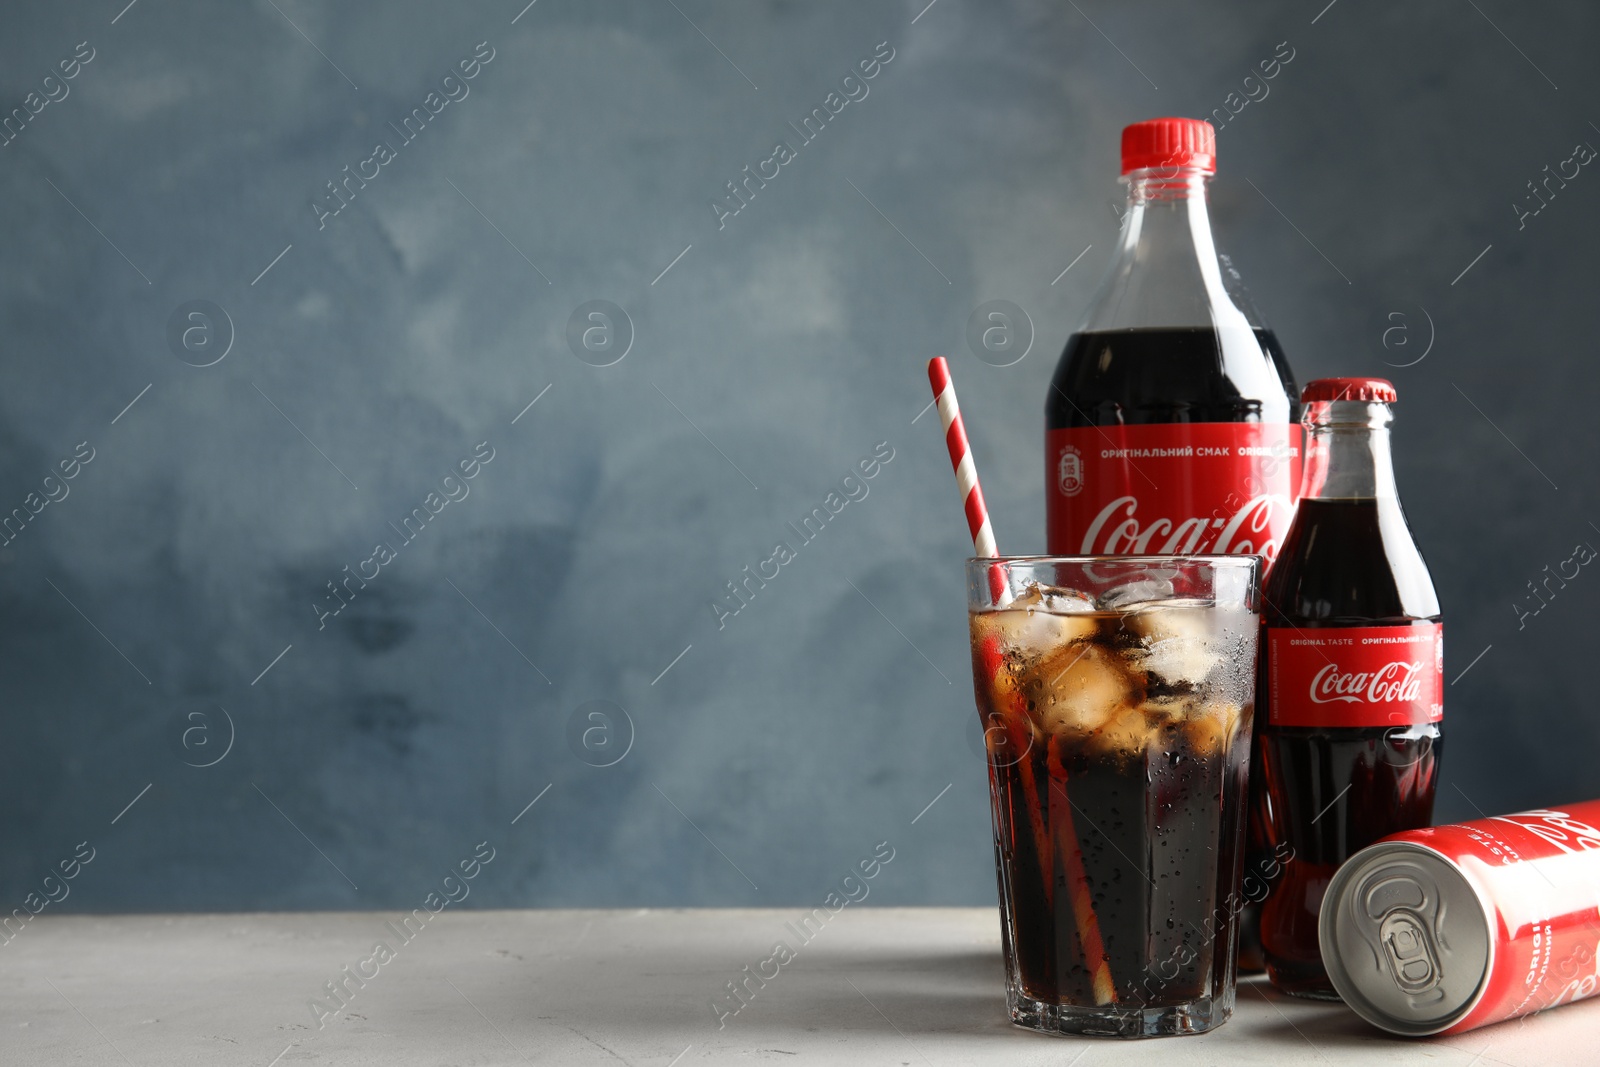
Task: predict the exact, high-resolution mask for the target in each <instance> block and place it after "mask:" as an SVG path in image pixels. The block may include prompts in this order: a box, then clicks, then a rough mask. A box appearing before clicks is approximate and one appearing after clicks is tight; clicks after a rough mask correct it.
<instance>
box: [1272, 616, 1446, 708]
mask: <svg viewBox="0 0 1600 1067" xmlns="http://www.w3.org/2000/svg"><path fill="white" fill-rule="evenodd" d="M1266 637H1267V641H1266V650H1265V651H1266V655H1267V697H1268V703H1267V721H1268V723H1270V724H1271V725H1273V726H1326V727H1342V726H1411V725H1414V724H1417V723H1425V722H1438V721H1439V720H1440V719H1442V718H1443V717H1444V626H1443V625H1442V624H1440V623H1437V622H1422V623H1414V624H1413V625H1410V626H1343V627H1338V628H1331V627H1317V628H1312V629H1305V630H1302V629H1298V628H1296V627H1293V626H1269V627H1267V634H1266Z"/></svg>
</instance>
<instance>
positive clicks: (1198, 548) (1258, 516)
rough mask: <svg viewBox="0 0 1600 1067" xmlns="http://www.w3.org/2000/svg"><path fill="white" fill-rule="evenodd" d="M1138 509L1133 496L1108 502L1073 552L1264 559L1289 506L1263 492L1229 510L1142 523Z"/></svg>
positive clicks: (1281, 498)
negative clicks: (1227, 511) (1262, 557)
mask: <svg viewBox="0 0 1600 1067" xmlns="http://www.w3.org/2000/svg"><path fill="white" fill-rule="evenodd" d="M1138 510H1139V498H1138V497H1134V496H1119V497H1117V499H1115V500H1113V501H1111V503H1109V504H1107V505H1106V506H1105V507H1103V508H1101V509H1100V514H1098V515H1096V516H1095V519H1094V522H1092V523H1090V524H1089V529H1088V530H1087V531H1086V532H1085V533H1084V535H1083V544H1082V545H1081V546H1080V548H1079V551H1080V552H1082V553H1083V554H1085V555H1106V556H1117V555H1140V556H1144V555H1195V554H1197V553H1216V554H1218V555H1227V554H1230V553H1232V554H1255V555H1262V556H1266V557H1268V558H1269V559H1270V558H1271V557H1272V556H1274V555H1276V554H1277V551H1278V543H1277V542H1276V541H1275V540H1273V536H1272V534H1273V529H1274V527H1276V528H1277V529H1279V530H1283V529H1286V528H1287V527H1288V524H1289V518H1290V517H1291V516H1292V514H1293V512H1294V505H1293V503H1291V502H1290V500H1289V498H1288V497H1287V496H1283V495H1281V494H1278V493H1263V494H1261V495H1259V496H1254V497H1251V498H1250V499H1249V500H1247V501H1245V502H1244V504H1243V505H1242V506H1241V507H1240V508H1239V509H1238V510H1237V511H1235V512H1234V513H1233V514H1232V515H1226V514H1224V515H1220V516H1217V517H1211V516H1196V517H1194V518H1187V519H1179V520H1174V519H1169V518H1156V519H1152V520H1150V521H1149V522H1148V523H1143V522H1141V521H1140V518H1139V516H1138V514H1137V512H1138ZM1274 519H1277V520H1278V521H1276V522H1274Z"/></svg>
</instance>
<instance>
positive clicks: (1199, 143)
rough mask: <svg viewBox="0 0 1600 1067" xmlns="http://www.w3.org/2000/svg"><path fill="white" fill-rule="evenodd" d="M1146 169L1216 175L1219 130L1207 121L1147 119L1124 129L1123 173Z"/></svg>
mask: <svg viewBox="0 0 1600 1067" xmlns="http://www.w3.org/2000/svg"><path fill="white" fill-rule="evenodd" d="M1145 167H1199V168H1200V169H1201V170H1203V171H1205V172H1206V173H1207V174H1215V173H1216V172H1217V131H1216V130H1215V129H1213V128H1212V126H1211V123H1209V122H1207V121H1206V120H1205V119H1171V118H1168V119H1146V120H1145V121H1143V122H1135V123H1134V124H1133V125H1132V126H1124V127H1123V128H1122V173H1124V174H1126V173H1128V172H1129V171H1132V170H1142V169H1144V168H1145Z"/></svg>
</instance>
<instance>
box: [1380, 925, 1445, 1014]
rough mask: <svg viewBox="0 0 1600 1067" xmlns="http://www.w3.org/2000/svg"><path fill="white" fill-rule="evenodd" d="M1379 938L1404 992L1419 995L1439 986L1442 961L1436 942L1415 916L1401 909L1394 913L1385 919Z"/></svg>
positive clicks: (1395, 977)
mask: <svg viewBox="0 0 1600 1067" xmlns="http://www.w3.org/2000/svg"><path fill="white" fill-rule="evenodd" d="M1378 936H1379V939H1380V940H1381V941H1382V942H1383V949H1384V955H1385V957H1386V958H1387V959H1388V961H1389V970H1390V971H1391V972H1392V973H1393V974H1394V980H1395V984H1396V985H1398V986H1399V987H1400V988H1401V990H1402V991H1404V992H1405V993H1407V994H1408V995H1410V996H1416V995H1417V994H1419V993H1426V992H1427V991H1428V990H1430V989H1432V988H1433V987H1434V986H1436V985H1438V984H1439V958H1438V955H1437V953H1435V952H1434V949H1433V939H1432V938H1431V937H1429V936H1428V929H1427V926H1426V925H1424V923H1423V922H1422V921H1421V919H1419V918H1418V917H1417V916H1416V915H1415V914H1413V913H1412V912H1410V911H1407V910H1405V909H1402V908H1397V909H1395V910H1394V911H1391V912H1390V913H1389V914H1388V915H1386V916H1384V918H1383V923H1382V925H1381V926H1380V927H1379V929H1378Z"/></svg>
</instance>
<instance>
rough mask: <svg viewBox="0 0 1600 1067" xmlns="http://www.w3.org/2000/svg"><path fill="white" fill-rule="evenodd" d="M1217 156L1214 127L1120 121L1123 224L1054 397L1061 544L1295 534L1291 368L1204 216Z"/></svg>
mask: <svg viewBox="0 0 1600 1067" xmlns="http://www.w3.org/2000/svg"><path fill="white" fill-rule="evenodd" d="M1215 160H1216V134H1215V132H1214V131H1213V130H1212V128H1211V124H1210V123H1208V122H1204V121H1201V120H1197V119H1176V118H1165V119H1151V120H1150V121H1148V122H1139V123H1135V124H1134V125H1132V126H1129V127H1127V128H1126V129H1124V130H1123V131H1122V182H1123V183H1124V184H1125V185H1126V186H1127V189H1128V201H1127V210H1126V211H1125V212H1124V214H1123V216H1122V233H1121V236H1120V238H1119V239H1118V242H1117V249H1116V252H1115V253H1114V254H1113V256H1112V260H1111V267H1110V270H1109V271H1108V272H1107V274H1106V278H1105V281H1104V282H1102V283H1101V287H1100V291H1099V293H1098V295H1097V296H1096V297H1095V299H1094V301H1093V303H1092V304H1091V306H1090V308H1089V311H1088V313H1087V314H1086V315H1085V317H1084V320H1083V323H1082V325H1081V326H1079V328H1078V330H1077V331H1076V332H1075V333H1074V334H1073V335H1072V337H1071V339H1070V340H1068V342H1067V346H1066V350H1065V351H1064V352H1063V353H1062V355H1061V361H1060V363H1059V364H1058V365H1057V367H1056V372H1055V378H1054V380H1053V381H1052V382H1051V386H1050V395H1049V397H1048V399H1047V401H1046V404H1045V493H1046V501H1047V503H1046V516H1047V534H1046V540H1047V543H1048V549H1049V551H1050V552H1051V553H1053V554H1060V555H1095V554H1124V555H1127V554H1162V553H1197V552H1218V553H1222V552H1228V553H1258V554H1261V555H1264V556H1266V557H1268V558H1269V559H1270V558H1271V557H1272V556H1273V554H1274V553H1275V551H1276V549H1277V546H1278V544H1279V543H1280V542H1281V540H1282V538H1283V535H1284V533H1285V531H1286V530H1287V529H1288V525H1289V519H1290V516H1291V513H1292V510H1293V504H1294V494H1295V490H1296V487H1297V486H1298V484H1299V474H1300V453H1299V436H1300V435H1299V427H1298V425H1296V421H1295V420H1296V415H1297V410H1296V409H1297V406H1298V405H1297V403H1296V400H1295V388H1294V378H1293V375H1292V374H1291V373H1290V371H1289V366H1288V364H1287V362H1285V360H1284V357H1283V352H1282V350H1281V349H1280V348H1279V347H1278V341H1277V339H1276V338H1275V337H1274V336H1273V334H1272V332H1271V331H1270V330H1268V329H1266V328H1265V327H1264V326H1263V325H1262V324H1261V322H1259V321H1258V319H1257V316H1256V314H1255V312H1254V309H1253V308H1252V307H1251V305H1250V302H1249V300H1248V299H1245V298H1244V297H1243V295H1242V290H1239V289H1238V288H1237V286H1236V284H1235V283H1236V282H1237V278H1238V275H1237V273H1236V272H1234V271H1233V269H1232V267H1231V265H1227V264H1223V263H1220V262H1219V259H1218V256H1217V251H1216V248H1215V246H1214V244H1213V241H1212V236H1211V220H1210V216H1209V215H1208V213H1207V210H1206V187H1207V182H1208V181H1209V180H1210V178H1211V176H1212V175H1213V174H1214V173H1215V172H1216V165H1215ZM1230 290H1232V291H1230Z"/></svg>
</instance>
